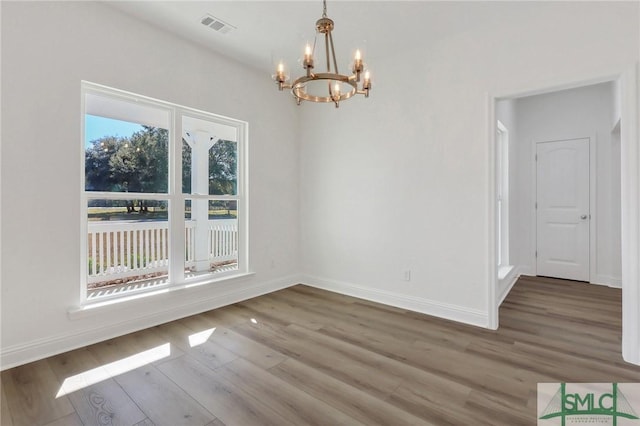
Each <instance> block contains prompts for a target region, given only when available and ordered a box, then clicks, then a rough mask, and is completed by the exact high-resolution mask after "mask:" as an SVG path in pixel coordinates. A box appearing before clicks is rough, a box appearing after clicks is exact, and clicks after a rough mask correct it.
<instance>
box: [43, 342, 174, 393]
mask: <svg viewBox="0 0 640 426" xmlns="http://www.w3.org/2000/svg"><path fill="white" fill-rule="evenodd" d="M169 355H171V344H170V343H165V344H164V345H160V346H157V347H155V348H151V349H149V350H146V351H143V352H140V353H137V354H135V355H131V356H128V357H126V358H122V359H120V360H118V361H114V362H111V363H109V364H105V365H101V366H100V367H96V368H93V369H91V370H87V371H84V372H82V373H80V374H76V375H75V376H71V377H68V378H66V379H65V381H64V382H63V383H62V386H60V390H59V391H58V394H57V395H56V398H60V397H61V396H64V395H68V394H70V393H73V392H76V391H78V390H80V389H84V388H86V387H88V386H91V385H95V384H96V383H99V382H101V381H103V380H106V379H109V378H111V377H115V376H118V375H120V374H124V373H126V372H128V371H131V370H135V369H136V368H139V367H142V366H145V365H147V364H151V363H152V362H155V361H158V360H160V359H162V358H166V357H168V356H169Z"/></svg>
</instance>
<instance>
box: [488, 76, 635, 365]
mask: <svg viewBox="0 0 640 426" xmlns="http://www.w3.org/2000/svg"><path fill="white" fill-rule="evenodd" d="M618 79H619V81H620V92H621V100H620V107H621V111H620V115H621V132H620V133H621V139H620V149H621V157H622V161H621V204H622V205H621V211H622V221H621V226H622V252H621V256H622V357H623V358H624V360H625V361H627V362H630V363H633V364H639V365H640V288H639V287H640V262H639V261H638V259H640V149H639V147H638V144H639V141H638V134H639V132H638V124H639V121H638V112H639V110H638V101H639V100H640V81H639V79H640V66H639V64H638V63H635V64H633V65H632V66H630V67H628V68H626V69H624V70H622V71H618V72H615V73H612V74H609V75H605V76H600V77H597V78H592V79H590V80H581V81H569V82H567V81H565V82H560V83H559V84H557V85H556V86H555V87H549V86H547V88H544V89H541V88H540V87H533V88H524V89H520V90H511V91H505V92H504V93H499V92H494V93H487V94H486V108H487V110H486V119H487V129H486V131H487V133H486V137H487V145H488V149H487V164H488V167H487V170H488V171H487V183H488V185H487V187H488V191H487V193H488V194H487V195H488V198H487V228H488V229H487V237H488V238H487V245H488V247H487V248H488V251H487V253H488V256H487V257H488V264H487V275H488V276H487V279H488V285H487V328H490V329H494V330H495V329H497V328H498V324H499V321H498V308H499V300H497V297H496V288H497V286H498V270H497V269H498V268H497V265H496V262H497V258H498V257H497V252H496V250H497V247H498V244H497V236H498V233H497V230H496V226H497V214H496V205H495V204H496V203H495V201H496V184H497V182H496V161H495V160H496V157H495V155H496V116H495V111H496V100H497V99H502V98H518V97H523V96H530V95H534V94H540V93H548V92H553V91H559V90H563V89H569V88H575V87H580V86H586V85H590V84H597V83H604V82H608V81H615V80H618ZM594 212H595V210H594ZM592 222H593V223H595V221H592Z"/></svg>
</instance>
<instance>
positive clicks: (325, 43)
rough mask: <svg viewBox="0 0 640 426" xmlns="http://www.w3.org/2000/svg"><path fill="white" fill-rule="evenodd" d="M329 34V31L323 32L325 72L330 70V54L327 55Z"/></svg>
mask: <svg viewBox="0 0 640 426" xmlns="http://www.w3.org/2000/svg"><path fill="white" fill-rule="evenodd" d="M329 34H330V33H325V35H324V49H325V55H326V57H327V72H331V62H330V58H331V56H330V55H329Z"/></svg>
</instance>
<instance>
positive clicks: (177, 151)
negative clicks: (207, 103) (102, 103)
mask: <svg viewBox="0 0 640 426" xmlns="http://www.w3.org/2000/svg"><path fill="white" fill-rule="evenodd" d="M80 92H81V108H80V113H81V120H80V122H81V126H80V139H81V143H80V164H81V168H80V169H81V170H80V194H81V196H80V212H81V225H80V233H81V238H80V287H81V289H80V306H88V305H92V304H101V303H103V302H105V301H108V302H111V301H114V302H115V301H118V299H123V300H125V299H129V298H130V297H131V296H134V295H135V296H138V295H140V294H144V293H147V292H154V291H157V290H162V291H163V292H164V291H166V290H174V289H180V288H187V287H191V286H195V285H202V284H209V283H214V282H219V281H222V280H227V279H232V278H235V277H238V276H242V275H246V274H247V273H249V256H248V246H249V245H248V242H249V236H248V208H249V206H248V204H249V203H248V200H247V195H248V187H247V186H248V185H247V184H248V182H247V181H248V179H247V172H248V167H247V153H246V151H247V140H248V123H247V122H246V121H242V120H237V119H234V118H230V117H225V116H222V115H218V114H214V113H210V112H206V111H202V110H198V109H195V108H190V107H186V106H183V105H178V104H174V103H171V102H166V101H161V100H158V99H154V98H150V97H147V96H143V95H139V94H135V93H131V92H127V91H124V90H119V89H115V88H111V87H107V86H103V85H100V84H96V83H92V82H88V81H84V80H83V81H81V91H80ZM88 94H91V95H95V96H100V97H105V98H108V99H109V100H112V101H122V102H133V103H135V104H138V105H143V106H148V107H151V108H156V109H160V110H163V111H165V112H168V114H169V123H168V127H169V128H168V153H167V156H168V163H169V164H168V177H167V179H168V182H167V192H166V193H137V192H136V193H129V192H104V191H87V190H86V188H85V173H86V169H85V167H86V165H85V150H86V147H85V130H86V129H85V115H86V114H87V112H86V109H87V108H86V102H85V100H86V96H87V95H88ZM185 116H188V117H195V118H199V119H202V120H207V121H211V122H215V123H217V124H221V125H225V126H230V127H233V128H235V130H236V136H237V141H236V143H237V160H236V161H237V169H236V170H237V171H236V173H237V175H236V178H237V190H236V194H235V195H208V194H185V193H183V192H182V134H183V125H182V123H183V117H185ZM134 122H135V121H134ZM132 194H135V197H134V198H135V199H153V200H166V202H167V204H168V206H167V210H168V219H167V221H168V227H169V231H168V259H169V266H168V274H167V278H166V283H163V284H161V285H156V286H152V287H151V288H147V289H136V290H130V291H123V292H117V294H111V295H108V296H98V297H95V298H89V294H90V293H91V292H90V290H89V289H88V288H87V285H88V258H89V254H88V241H87V240H88V238H87V235H88V231H89V229H88V228H89V220H88V214H87V208H88V202H89V200H92V199H131V198H132ZM187 199H223V200H235V201H236V202H237V226H238V267H237V269H235V270H232V271H225V272H212V273H208V274H203V275H202V276H199V277H196V278H188V277H187V276H186V275H185V256H184V253H185V232H184V229H185V201H186V200H187Z"/></svg>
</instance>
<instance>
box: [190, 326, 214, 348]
mask: <svg viewBox="0 0 640 426" xmlns="http://www.w3.org/2000/svg"><path fill="white" fill-rule="evenodd" d="M214 331H216V328H215V327H213V328H210V329H208V330H204V331H200V332H198V333H194V334H192V335H190V336H189V346H191V347H192V348H193V347H194V346H198V345H201V344H203V343H204V342H206V341H207V340H209V337H211V335H212V334H213V332H214Z"/></svg>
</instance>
